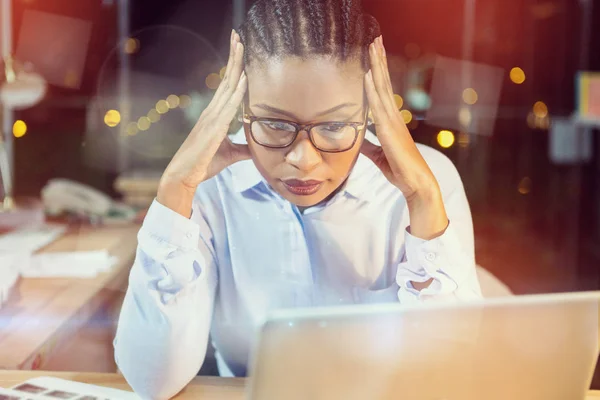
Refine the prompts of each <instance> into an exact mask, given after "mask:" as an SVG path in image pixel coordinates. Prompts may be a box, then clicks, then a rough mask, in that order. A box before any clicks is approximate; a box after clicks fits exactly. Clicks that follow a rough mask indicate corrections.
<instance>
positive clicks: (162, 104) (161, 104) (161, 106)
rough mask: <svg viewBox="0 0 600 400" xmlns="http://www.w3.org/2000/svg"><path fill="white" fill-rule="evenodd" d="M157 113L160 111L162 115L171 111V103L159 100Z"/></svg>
mask: <svg viewBox="0 0 600 400" xmlns="http://www.w3.org/2000/svg"><path fill="white" fill-rule="evenodd" d="M156 111H158V112H159V113H160V114H165V113H166V112H167V111H169V103H167V101H166V100H159V101H158V102H157V103H156Z"/></svg>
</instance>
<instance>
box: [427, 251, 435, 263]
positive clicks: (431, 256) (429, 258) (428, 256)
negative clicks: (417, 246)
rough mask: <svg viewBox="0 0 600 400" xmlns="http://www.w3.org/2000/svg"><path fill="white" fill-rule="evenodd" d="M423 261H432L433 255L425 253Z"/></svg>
mask: <svg viewBox="0 0 600 400" xmlns="http://www.w3.org/2000/svg"><path fill="white" fill-rule="evenodd" d="M425 259H426V260H427V261H433V260H435V253H427V254H425Z"/></svg>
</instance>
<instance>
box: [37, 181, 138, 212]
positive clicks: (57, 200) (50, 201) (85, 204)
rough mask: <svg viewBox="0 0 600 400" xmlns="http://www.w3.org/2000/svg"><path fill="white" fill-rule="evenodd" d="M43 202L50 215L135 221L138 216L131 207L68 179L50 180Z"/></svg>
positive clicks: (45, 188) (44, 191)
mask: <svg viewBox="0 0 600 400" xmlns="http://www.w3.org/2000/svg"><path fill="white" fill-rule="evenodd" d="M42 201H43V203H44V208H45V209H46V213H47V214H49V215H58V214H61V213H63V212H71V213H74V214H77V215H83V216H89V217H111V218H112V217H116V218H117V219H121V220H133V219H134V217H135V214H136V213H135V210H133V209H132V208H131V207H129V206H126V205H124V204H121V203H118V202H116V201H113V200H112V199H111V198H110V197H108V196H107V195H106V194H104V193H102V192H100V191H99V190H96V189H94V188H92V187H90V186H87V185H84V184H81V183H78V182H73V181H70V180H68V179H52V180H50V181H49V182H48V184H47V185H46V186H45V187H44V188H43V189H42Z"/></svg>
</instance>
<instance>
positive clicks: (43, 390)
mask: <svg viewBox="0 0 600 400" xmlns="http://www.w3.org/2000/svg"><path fill="white" fill-rule="evenodd" d="M38 399H40V400H41V399H46V400H49V399H72V400H139V399H140V397H139V396H137V395H136V394H135V393H132V392H126V391H124V390H117V389H112V388H107V387H103V386H96V385H89V384H86V383H80V382H73V381H68V380H65V379H59V378H51V377H39V378H33V379H29V380H28V381H26V382H23V383H21V384H19V385H17V386H15V387H13V388H12V389H2V388H0V400H38Z"/></svg>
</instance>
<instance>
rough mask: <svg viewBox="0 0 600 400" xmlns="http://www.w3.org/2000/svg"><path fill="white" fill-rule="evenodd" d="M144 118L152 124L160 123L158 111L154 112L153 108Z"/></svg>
mask: <svg viewBox="0 0 600 400" xmlns="http://www.w3.org/2000/svg"><path fill="white" fill-rule="evenodd" d="M146 116H147V117H148V119H149V120H150V122H152V123H154V122H158V121H160V114H159V113H158V111H156V109H155V108H153V109H152V110H150V111H148V114H146Z"/></svg>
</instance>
